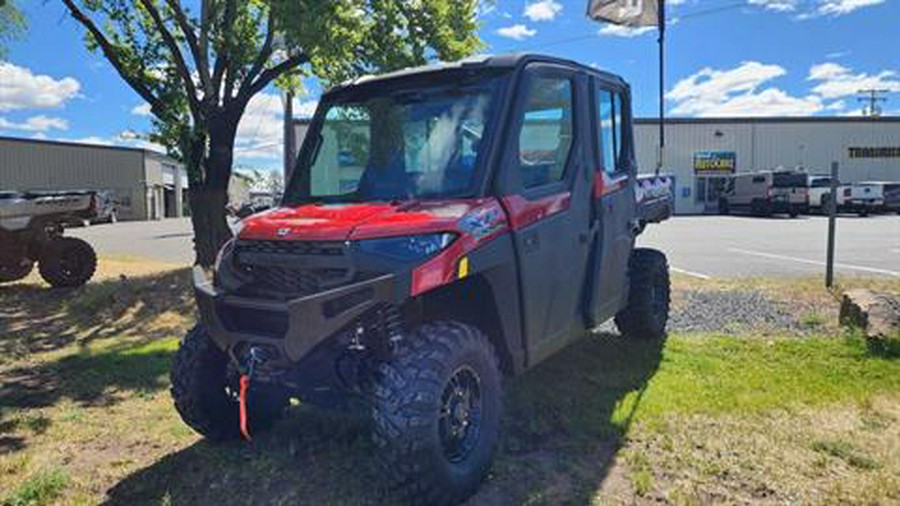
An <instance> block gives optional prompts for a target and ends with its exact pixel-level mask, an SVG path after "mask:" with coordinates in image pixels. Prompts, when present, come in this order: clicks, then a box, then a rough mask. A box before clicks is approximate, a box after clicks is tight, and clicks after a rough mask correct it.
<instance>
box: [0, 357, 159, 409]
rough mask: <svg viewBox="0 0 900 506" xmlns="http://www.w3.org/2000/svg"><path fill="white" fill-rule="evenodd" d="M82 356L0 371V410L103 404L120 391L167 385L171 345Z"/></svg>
mask: <svg viewBox="0 0 900 506" xmlns="http://www.w3.org/2000/svg"><path fill="white" fill-rule="evenodd" d="M119 348H120V349H115V348H114V349H111V350H107V351H103V352H99V353H88V352H82V353H78V354H75V355H69V356H66V357H64V358H62V359H60V360H57V361H54V362H46V363H43V364H39V365H24V366H21V367H17V368H14V369H11V370H7V371H5V372H4V373H3V385H2V387H0V406H4V407H7V408H20V409H23V408H41V407H46V406H52V405H54V404H56V403H57V402H59V401H60V399H63V398H67V399H72V400H73V401H75V402H78V403H81V404H84V405H92V406H107V405H111V404H114V403H115V402H116V398H117V393H122V392H123V391H155V390H159V389H162V388H166V387H167V386H168V379H167V378H166V374H167V373H168V371H169V364H170V363H171V361H172V354H173V353H174V346H172V347H170V349H156V348H155V347H149V348H148V347H143V348H133V347H132V346H128V347H127V348H126V347H124V346H122V347H119Z"/></svg>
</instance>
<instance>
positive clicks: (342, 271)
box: [234, 241, 354, 299]
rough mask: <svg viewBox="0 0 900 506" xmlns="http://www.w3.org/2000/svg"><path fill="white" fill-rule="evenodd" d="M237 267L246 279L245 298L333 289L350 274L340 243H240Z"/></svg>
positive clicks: (237, 249) (284, 297) (237, 247)
mask: <svg viewBox="0 0 900 506" xmlns="http://www.w3.org/2000/svg"><path fill="white" fill-rule="evenodd" d="M234 259H235V265H236V266H237V268H238V269H239V270H240V271H241V272H243V273H244V274H246V275H247V276H248V277H249V278H250V282H249V283H246V284H245V285H244V286H243V287H242V288H241V292H242V293H243V294H245V295H252V296H262V297H266V298H277V299H288V298H295V297H300V296H304V295H310V294H313V293H316V292H320V291H323V290H328V289H330V288H335V287H338V286H341V285H343V284H346V283H348V282H349V281H351V280H352V278H353V275H354V272H353V269H352V266H351V263H350V258H349V256H348V254H347V251H346V249H345V247H344V244H343V243H339V242H324V241H240V242H238V243H237V244H235V249H234Z"/></svg>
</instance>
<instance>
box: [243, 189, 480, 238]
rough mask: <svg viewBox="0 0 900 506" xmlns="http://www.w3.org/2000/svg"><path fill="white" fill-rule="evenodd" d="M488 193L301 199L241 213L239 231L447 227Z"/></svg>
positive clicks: (361, 234) (274, 234)
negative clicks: (382, 199) (359, 200)
mask: <svg viewBox="0 0 900 506" xmlns="http://www.w3.org/2000/svg"><path fill="white" fill-rule="evenodd" d="M491 201H493V199H464V200H460V199H456V200H439V201H433V200H429V201H408V202H401V203H396V204H394V203H365V204H304V205H300V206H294V207H281V208H278V209H273V210H270V211H266V212H263V213H260V214H255V215H253V216H249V217H247V218H245V219H244V226H243V229H242V230H241V232H240V234H239V237H240V238H241V239H251V240H279V241H280V240H288V241H290V240H293V241H297V240H312V241H316V240H318V241H344V240H359V239H373V238H378V237H390V236H397V235H413V234H427V233H435V232H447V231H453V230H455V229H456V223H457V222H458V221H459V219H460V218H462V217H463V216H465V215H466V213H468V212H469V211H471V210H474V209H476V208H479V207H482V206H484V205H485V204H487V203H489V202H491Z"/></svg>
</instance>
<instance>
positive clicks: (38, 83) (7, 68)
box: [0, 62, 81, 111]
mask: <svg viewBox="0 0 900 506" xmlns="http://www.w3.org/2000/svg"><path fill="white" fill-rule="evenodd" d="M79 89H81V85H80V84H79V83H78V81H76V80H75V79H73V78H71V77H65V78H62V79H59V80H57V79H54V78H52V77H50V76H46V75H35V74H33V73H32V72H31V69H27V68H24V67H19V66H17V65H13V64H12V63H9V62H0V111H12V110H16V109H48V108H54V107H60V106H62V105H63V104H64V103H65V102H66V101H68V100H71V99H72V98H74V97H76V96H77V95H78V90H79Z"/></svg>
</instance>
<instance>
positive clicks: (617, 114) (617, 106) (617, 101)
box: [613, 93, 625, 172]
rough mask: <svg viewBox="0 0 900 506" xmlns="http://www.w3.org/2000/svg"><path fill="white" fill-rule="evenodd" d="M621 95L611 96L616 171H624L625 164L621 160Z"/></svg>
mask: <svg viewBox="0 0 900 506" xmlns="http://www.w3.org/2000/svg"><path fill="white" fill-rule="evenodd" d="M623 110H624V109H623V108H622V94H621V93H614V94H613V111H614V112H613V122H614V123H615V129H616V135H615V137H616V171H617V172H618V171H620V170H624V169H625V163H624V161H623V159H622V150H623V149H624V147H623V145H624V144H625V128H624V125H625V121H624V118H623V116H622V111H623Z"/></svg>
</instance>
